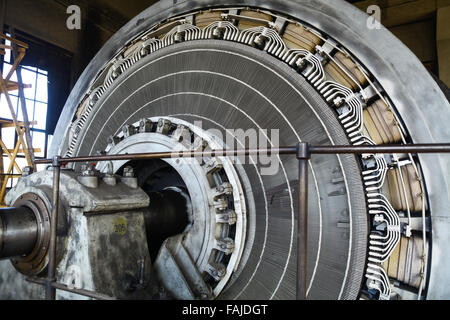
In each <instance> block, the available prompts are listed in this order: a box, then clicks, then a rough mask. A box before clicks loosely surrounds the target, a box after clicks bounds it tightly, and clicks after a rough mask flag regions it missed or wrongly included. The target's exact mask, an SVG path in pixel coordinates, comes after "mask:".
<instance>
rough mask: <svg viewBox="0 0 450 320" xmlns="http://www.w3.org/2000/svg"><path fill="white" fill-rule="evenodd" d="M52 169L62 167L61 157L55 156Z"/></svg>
mask: <svg viewBox="0 0 450 320" xmlns="http://www.w3.org/2000/svg"><path fill="white" fill-rule="evenodd" d="M52 167H61V157H60V156H54V157H53V158H52Z"/></svg>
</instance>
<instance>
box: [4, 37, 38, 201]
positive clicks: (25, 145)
mask: <svg viewBox="0 0 450 320" xmlns="http://www.w3.org/2000/svg"><path fill="white" fill-rule="evenodd" d="M0 39H2V41H3V40H5V41H9V42H10V45H6V44H0V54H1V55H5V54H6V50H11V52H12V54H13V56H14V64H13V65H12V67H11V69H10V70H9V72H8V74H7V75H6V77H3V74H1V75H0V95H1V94H3V95H4V97H5V99H6V103H7V105H8V107H9V110H10V113H11V118H12V120H6V119H0V207H3V206H5V193H6V188H7V185H8V181H9V179H12V178H16V177H17V176H18V175H19V176H20V174H22V169H21V168H20V167H19V165H18V164H17V161H16V160H17V156H18V155H19V154H23V155H24V156H25V159H26V161H27V165H28V166H29V167H32V168H34V167H35V164H34V152H40V150H38V149H33V147H32V142H31V135H30V124H36V123H35V122H33V123H30V122H29V121H28V114H27V110H26V104H25V95H24V92H23V90H24V89H25V88H30V87H31V85H24V84H23V83H22V75H21V72H20V67H19V65H20V62H21V61H22V59H23V58H24V56H25V53H26V50H27V49H28V45H27V44H26V43H23V42H21V41H19V40H16V39H14V38H11V37H8V36H6V35H4V34H0ZM14 73H16V75H17V82H15V81H12V80H11V77H12V76H13V74H14ZM10 91H18V95H19V101H20V108H21V111H22V115H23V121H22V122H19V121H18V119H17V115H16V111H15V110H14V106H13V104H12V102H11V97H10V95H9V92H10ZM7 127H14V128H15V130H16V133H17V143H16V145H15V147H14V149H8V148H7V146H6V144H5V143H4V141H2V139H1V131H2V128H7ZM4 154H6V155H7V157H8V158H9V160H10V163H9V166H8V168H4V162H3V155H4ZM14 168H15V169H16V170H17V173H18V174H13V170H14ZM5 169H6V170H5Z"/></svg>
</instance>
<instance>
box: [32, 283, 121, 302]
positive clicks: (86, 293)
mask: <svg viewBox="0 0 450 320" xmlns="http://www.w3.org/2000/svg"><path fill="white" fill-rule="evenodd" d="M26 280H27V281H28V282H32V283H36V284H40V285H43V286H47V285H50V286H51V287H53V288H55V289H58V290H63V291H67V292H71V293H75V294H78V295H81V296H85V297H89V298H93V299H97V300H117V299H116V298H114V297H110V296H108V295H105V294H101V293H97V292H94V291H90V290H85V289H75V288H73V289H72V288H69V287H68V286H67V285H65V284H62V283H58V282H50V283H48V281H47V280H43V279H38V278H26Z"/></svg>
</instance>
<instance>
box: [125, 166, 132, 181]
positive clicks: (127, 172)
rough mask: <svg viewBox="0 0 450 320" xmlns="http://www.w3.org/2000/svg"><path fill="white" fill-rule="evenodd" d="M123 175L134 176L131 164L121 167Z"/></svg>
mask: <svg viewBox="0 0 450 320" xmlns="http://www.w3.org/2000/svg"><path fill="white" fill-rule="evenodd" d="M123 176H124V177H127V178H133V177H134V169H133V167H131V166H127V167H125V168H124V169H123Z"/></svg>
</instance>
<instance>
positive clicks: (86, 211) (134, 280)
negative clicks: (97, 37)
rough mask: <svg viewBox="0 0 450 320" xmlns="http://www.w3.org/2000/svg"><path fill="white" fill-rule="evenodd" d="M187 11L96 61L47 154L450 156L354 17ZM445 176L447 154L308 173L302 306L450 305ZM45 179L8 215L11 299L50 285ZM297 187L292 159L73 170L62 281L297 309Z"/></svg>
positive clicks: (397, 47) (427, 84)
mask: <svg viewBox="0 0 450 320" xmlns="http://www.w3.org/2000/svg"><path fill="white" fill-rule="evenodd" d="M175 3H176V4H173V2H172V1H161V2H159V3H157V4H156V5H154V6H152V7H150V8H149V9H148V10H146V11H145V12H143V13H142V14H140V15H139V16H137V17H136V18H135V19H133V20H132V21H131V22H130V23H128V24H127V25H126V26H125V27H124V28H123V29H121V30H120V31H119V32H118V33H117V34H116V35H115V36H113V38H112V39H111V40H110V41H109V42H108V43H107V44H106V45H105V47H104V48H103V49H102V50H101V51H100V52H99V53H98V54H97V56H96V57H95V58H94V60H93V61H92V62H91V64H90V65H89V66H88V68H87V69H86V71H85V72H84V73H83V75H82V76H81V77H80V79H79V81H78V83H77V85H76V86H75V88H74V90H73V92H72V94H71V95H70V97H69V99H68V101H67V104H66V106H65V108H64V111H63V114H62V116H61V118H60V120H59V123H58V126H57V129H56V132H55V136H54V139H53V144H52V153H53V154H55V155H56V154H57V155H61V156H65V157H71V156H81V155H96V154H125V153H130V154H131V153H142V152H160V151H171V150H197V151H199V150H200V151H201V150H207V149H212V150H214V149H222V148H236V149H243V148H255V147H261V148H267V147H273V146H288V145H295V144H296V143H297V142H299V141H306V142H309V143H311V144H314V145H380V144H406V143H433V142H445V141H448V140H449V138H450V132H449V129H448V126H447V123H448V122H449V121H450V108H449V104H448V101H447V100H446V99H445V96H444V95H443V94H442V92H441V91H440V90H439V88H438V86H437V85H436V84H435V83H434V81H433V79H432V77H431V76H430V75H429V74H428V73H427V71H426V70H425V68H424V67H423V66H422V65H421V64H420V62H419V61H418V60H417V58H416V57H415V56H414V55H413V54H412V53H411V52H410V51H409V50H408V49H407V48H406V47H404V46H403V45H402V44H401V43H400V42H399V41H398V40H397V39H395V38H394V37H393V36H392V35H391V34H390V33H389V32H388V31H387V30H386V29H384V28H382V27H381V28H379V29H376V28H375V29H370V28H369V27H368V24H367V19H368V17H367V16H366V15H365V14H363V13H362V12H360V11H358V10H357V9H356V8H354V7H352V6H351V5H349V4H347V3H345V2H344V1H324V0H323V1H322V0H316V1H312V0H297V1H278V0H277V1H271V2H270V3H265V4H262V3H260V2H258V1H252V0H248V1H237V0H230V1H221V2H220V3H219V2H215V1H210V0H205V1H196V2H195V3H191V2H190V1H178V2H175ZM255 141H257V143H256V144H255ZM449 167H450V162H449V160H448V158H444V157H441V156H439V155H426V156H417V155H411V154H386V155H372V154H364V155H362V156H353V155H340V156H337V155H315V156H313V157H312V159H311V161H310V163H309V173H310V177H311V179H310V180H309V186H308V188H309V198H308V203H309V222H308V252H307V257H308V284H307V291H308V299H423V298H431V299H436V298H448V297H450V292H449V291H448V288H447V287H446V286H445V282H446V281H445V279H447V278H448V276H449V274H448V271H447V267H448V266H449V264H450V256H449V255H444V254H443V252H444V251H445V250H446V249H445V248H446V246H445V245H446V242H448V240H449V237H450V233H449V232H448V230H450V229H448V228H449V227H450V225H449V224H450V221H449V214H450V213H449V212H448V210H447V209H448V203H449V198H448V195H449V193H448V178H449V173H448V168H449ZM51 175H52V172H51V170H47V171H43V172H39V173H36V174H32V175H29V176H25V177H22V178H21V179H20V181H19V183H18V185H17V186H16V187H15V188H13V189H12V190H11V191H10V193H9V194H8V197H7V200H8V204H9V205H10V206H12V207H14V209H8V210H6V211H1V212H0V222H1V223H2V224H1V225H4V226H6V227H5V228H4V229H0V230H4V231H0V254H1V256H2V257H12V263H11V262H9V261H4V262H2V263H1V264H0V286H1V287H2V289H4V288H8V290H1V291H0V297H2V298H11V297H14V298H39V297H43V288H41V287H39V286H37V285H35V284H30V283H27V282H25V280H24V277H23V276H22V274H25V275H34V276H41V275H42V276H45V270H46V264H47V260H46V254H47V253H46V246H47V245H48V226H47V225H46V223H48V213H47V212H48V211H49V210H48V209H49V208H50V203H51V185H52V181H51ZM297 179H298V177H297V160H296V159H295V157H292V156H287V155H270V156H268V157H266V158H262V157H256V156H255V157H245V158H237V157H216V158H207V157H205V158H201V159H175V158H173V159H164V160H146V161H128V162H127V161H113V162H98V163H93V164H92V163H88V164H85V165H83V166H81V165H78V164H77V165H75V164H68V165H67V166H66V168H65V169H64V170H63V171H62V182H61V185H62V188H61V209H60V210H59V211H60V212H61V217H60V219H59V221H61V223H59V224H58V269H57V278H58V279H57V280H58V281H59V282H63V283H66V284H68V285H74V286H76V287H80V288H84V289H88V290H93V291H97V292H101V293H103V294H107V295H111V296H115V297H118V298H124V299H135V298H149V299H151V298H153V299H216V298H217V299H293V298H295V288H296V287H295V284H296V281H295V279H296V277H297V274H296V252H297V251H296V238H295V235H296V214H295V213H296V209H297V192H298V189H297V182H298V180H297ZM17 219H23V221H24V225H21V226H20V228H19V227H18V228H19V229H18V230H19V231H20V232H18V233H17V234H15V235H14V237H12V236H11V237H9V236H8V230H11V228H16V225H15V224H14V223H15V222H14V221H16V220H17ZM8 221H12V222H11V223H12V224H9V222H8ZM21 221H22V220H21ZM46 221H47V222H46ZM16 239H19V240H20V241H18V242H16ZM13 240H14V241H13ZM16 244H17V246H18V245H19V244H20V246H19V248H18V247H17V246H16ZM431 244H432V247H431ZM443 279H444V280H443ZM58 297H59V298H66V299H77V298H79V296H75V295H73V294H70V293H63V292H58Z"/></svg>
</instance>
